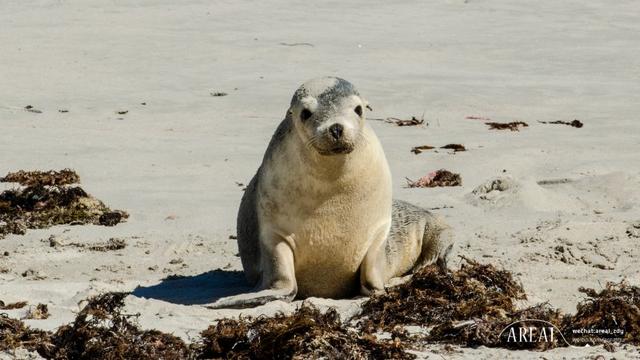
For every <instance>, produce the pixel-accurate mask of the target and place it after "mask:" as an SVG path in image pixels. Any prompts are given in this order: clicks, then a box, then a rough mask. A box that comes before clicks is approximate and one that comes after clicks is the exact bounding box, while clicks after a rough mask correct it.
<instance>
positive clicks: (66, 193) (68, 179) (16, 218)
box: [0, 169, 128, 238]
mask: <svg viewBox="0 0 640 360" xmlns="http://www.w3.org/2000/svg"><path fill="white" fill-rule="evenodd" d="M2 181H11V182H18V183H20V184H25V187H23V188H16V189H11V190H6V191H3V192H2V193H0V238H2V237H4V236H5V235H7V234H24V233H25V232H26V230H27V229H42V228H48V227H51V226H54V225H61V224H70V225H79V224H100V225H107V226H113V225H115V224H117V223H119V222H121V221H123V220H124V219H126V218H127V217H128V214H127V213H126V212H124V211H113V210H111V209H109V208H108V207H107V206H106V205H105V204H104V203H103V202H102V201H100V200H98V199H96V198H94V197H92V196H91V195H89V194H87V193H86V192H85V191H84V190H83V189H82V188H81V187H79V186H70V185H69V184H71V183H75V182H78V181H79V177H78V175H77V174H76V173H75V172H73V171H72V170H68V169H65V170H62V171H59V172H56V171H48V172H39V171H28V172H27V171H18V172H15V173H9V174H7V176H5V177H4V178H3V179H2Z"/></svg>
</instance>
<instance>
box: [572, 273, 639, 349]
mask: <svg viewBox="0 0 640 360" xmlns="http://www.w3.org/2000/svg"><path fill="white" fill-rule="evenodd" d="M578 291H580V292H581V293H584V294H585V295H586V296H587V297H586V299H585V300H583V301H581V302H580V303H579V304H578V306H577V312H576V314H575V315H570V316H567V318H566V319H565V327H564V333H565V334H566V336H567V338H568V339H570V340H571V341H572V342H573V343H576V344H578V343H579V344H580V345H582V344H590V345H595V344H602V343H606V342H608V341H609V340H617V341H621V342H625V343H630V344H635V345H640V287H637V286H629V285H628V284H627V283H626V282H621V283H611V282H609V283H607V285H606V287H605V288H604V289H602V290H601V291H600V292H596V291H595V290H594V289H585V288H580V289H578Z"/></svg>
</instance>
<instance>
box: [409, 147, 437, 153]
mask: <svg viewBox="0 0 640 360" xmlns="http://www.w3.org/2000/svg"><path fill="white" fill-rule="evenodd" d="M431 149H435V147H434V146H431V145H420V146H415V147H413V148H412V149H411V152H412V153H414V154H416V155H418V154H420V153H422V152H424V151H426V150H431Z"/></svg>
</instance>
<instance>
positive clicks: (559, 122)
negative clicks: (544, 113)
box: [538, 119, 584, 128]
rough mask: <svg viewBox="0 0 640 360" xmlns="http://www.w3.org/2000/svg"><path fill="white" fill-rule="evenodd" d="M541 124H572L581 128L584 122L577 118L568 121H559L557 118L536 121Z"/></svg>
mask: <svg viewBox="0 0 640 360" xmlns="http://www.w3.org/2000/svg"><path fill="white" fill-rule="evenodd" d="M538 122H539V123H541V124H562V125H569V126H572V127H574V128H581V127H583V126H584V124H583V123H582V121H580V120H578V119H574V120H573V121H571V122H569V121H561V120H557V121H538Z"/></svg>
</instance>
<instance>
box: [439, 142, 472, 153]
mask: <svg viewBox="0 0 640 360" xmlns="http://www.w3.org/2000/svg"><path fill="white" fill-rule="evenodd" d="M440 149H450V150H453V151H454V152H458V151H467V148H465V147H464V145H462V144H447V145H445V146H441V147H440Z"/></svg>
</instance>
